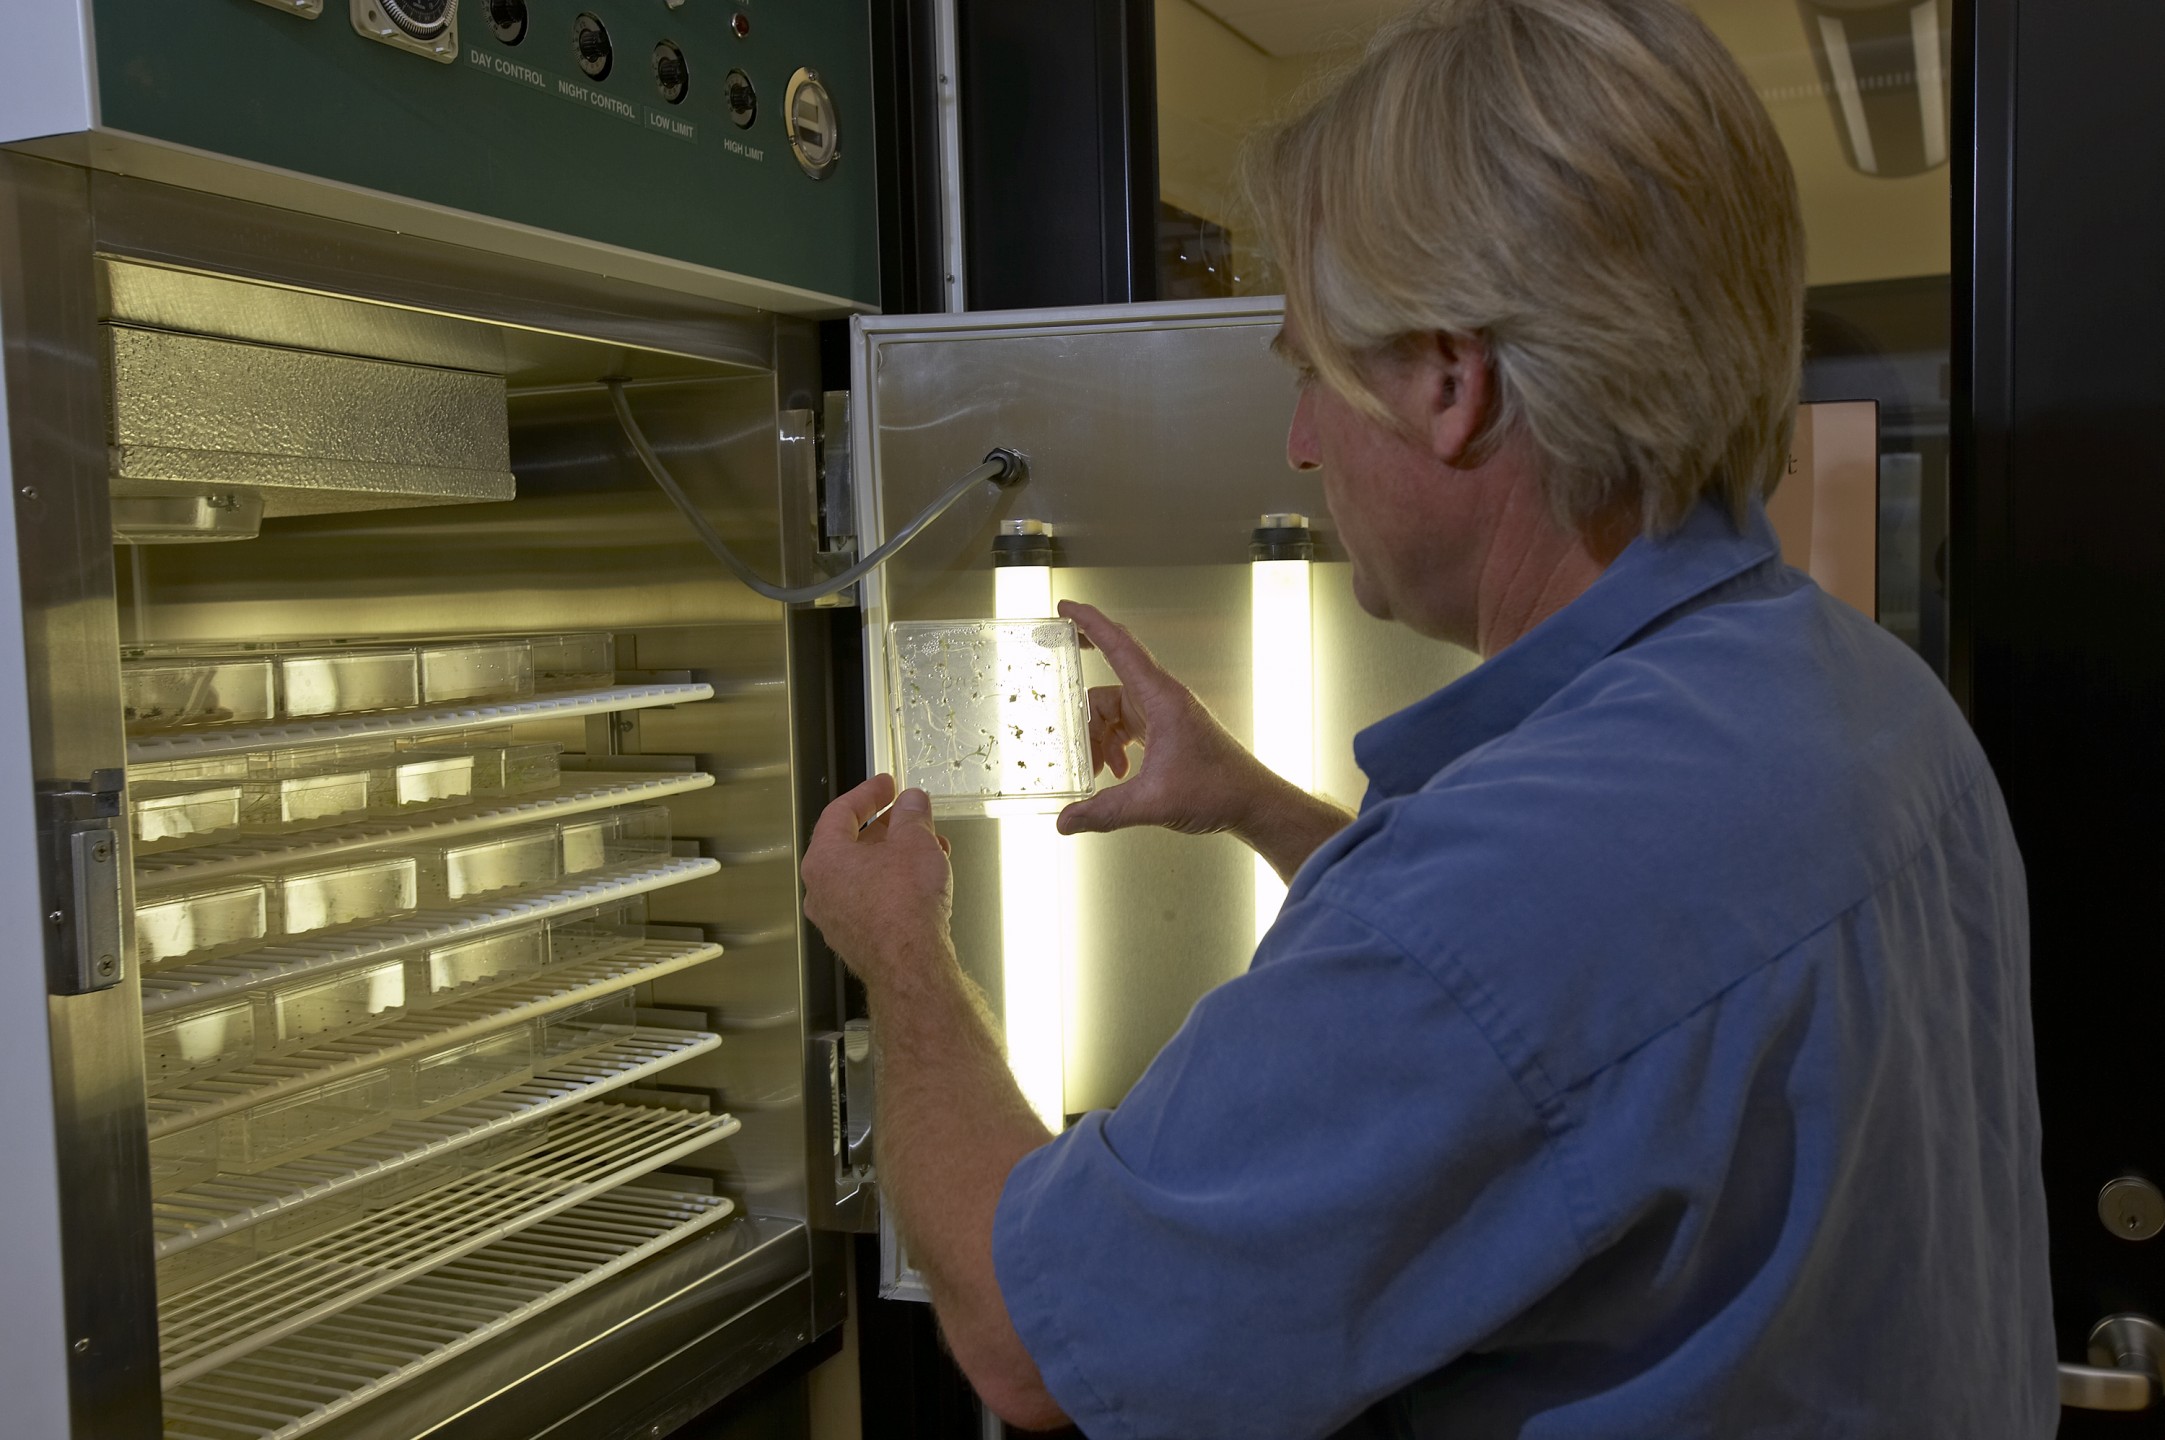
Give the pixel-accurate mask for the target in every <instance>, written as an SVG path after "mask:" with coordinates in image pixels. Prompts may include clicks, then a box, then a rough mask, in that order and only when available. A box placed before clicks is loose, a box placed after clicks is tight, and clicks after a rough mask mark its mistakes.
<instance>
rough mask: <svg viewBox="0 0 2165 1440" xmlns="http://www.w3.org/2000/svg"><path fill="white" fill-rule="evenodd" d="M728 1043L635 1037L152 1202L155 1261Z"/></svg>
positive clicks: (648, 1034)
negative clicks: (466, 1100) (468, 1099)
mask: <svg viewBox="0 0 2165 1440" xmlns="http://www.w3.org/2000/svg"><path fill="white" fill-rule="evenodd" d="M721 1043H722V1042H721V1037H720V1036H718V1035H709V1034H705V1033H702V1032H700V1031H696V1030H635V1031H633V1032H632V1033H631V1034H629V1035H627V1036H626V1037H625V1038H623V1039H621V1040H617V1041H614V1042H612V1043H610V1044H609V1045H607V1046H605V1047H604V1048H603V1049H601V1050H599V1051H596V1052H595V1053H594V1054H592V1055H589V1056H586V1057H584V1058H583V1059H579V1060H574V1061H572V1062H570V1063H569V1064H562V1065H557V1066H555V1067H553V1068H551V1069H550V1070H548V1071H547V1072H545V1073H543V1074H541V1075H537V1076H535V1077H534V1078H533V1079H532V1080H529V1081H527V1082H526V1083H525V1084H523V1085H517V1086H514V1087H512V1088H511V1089H509V1090H506V1091H503V1092H502V1093H500V1094H496V1095H491V1096H489V1097H488V1098H487V1099H485V1100H476V1101H474V1102H472V1103H471V1104H467V1105H461V1106H459V1107H458V1108H457V1109H455V1110H447V1111H445V1112H444V1113H443V1114H441V1115H438V1116H436V1117H435V1118H433V1119H429V1120H408V1121H402V1122H400V1123H398V1124H395V1125H393V1126H391V1128H390V1129H388V1130H382V1131H378V1132H377V1133H376V1134H374V1135H371V1136H369V1137H367V1138H366V1139H363V1140H355V1141H352V1142H350V1143H348V1144H345V1145H340V1146H338V1147H336V1148H335V1149H331V1150H325V1151H323V1152H321V1153H320V1154H316V1155H311V1156H308V1157H307V1158H306V1159H303V1160H294V1161H289V1162H288V1163H286V1164H284V1165H278V1166H274V1167H272V1168H271V1169H269V1170H264V1171H262V1172H260V1173H258V1174H254V1175H219V1176H217V1177H216V1178H214V1179H210V1180H205V1181H203V1182H202V1183H201V1184H198V1185H193V1186H190V1187H189V1188H188V1189H185V1190H179V1191H175V1192H174V1193H173V1194H170V1195H167V1196H164V1197H162V1198H160V1199H158V1200H154V1201H152V1202H151V1223H152V1227H153V1229H154V1230H155V1232H156V1234H157V1237H158V1258H159V1259H161V1260H163V1259H165V1258H166V1257H167V1256H169V1255H177V1254H179V1253H180V1252H181V1251H183V1250H187V1249H189V1248H191V1247H193V1246H196V1245H200V1244H203V1243H204V1242H206V1241H210V1240H216V1239H218V1238H219V1237H220V1236H223V1235H230V1234H232V1233H233V1232H234V1231H236V1230H243V1229H246V1228H247V1227H248V1226H251V1225H254V1224H256V1223H257V1222H258V1221H261V1220H267V1219H269V1218H271V1217H272V1216H274V1215H282V1214H286V1213H289V1212H291V1211H293V1210H295V1209H297V1208H299V1207H300V1206H303V1205H306V1204H308V1203H310V1202H311V1201H316V1200H323V1199H327V1198H329V1197H330V1196H333V1195H337V1194H340V1193H342V1192H344V1191H347V1190H351V1189H353V1188H355V1187H356V1186H360V1185H366V1184H370V1183H372V1182H374V1181H377V1180H381V1179H383V1178H384V1177H386V1176H388V1175H392V1174H394V1173H396V1172H397V1171H399V1170H401V1169H404V1168H405V1167H407V1166H409V1165H412V1164H414V1163H416V1162H418V1161H421V1160H429V1159H435V1158H437V1157H440V1156H443V1155H448V1154H451V1153H453V1152H455V1151H458V1150H461V1149H463V1148H465V1147H466V1146H468V1145H471V1144H473V1143H475V1142H476V1141H479V1140H486V1139H489V1138H491V1137H493V1136H496V1135H499V1134H501V1133H502V1132H504V1131H506V1130H509V1129H511V1128H512V1127H513V1126H516V1125H522V1124H524V1123H526V1122H527V1121H530V1120H538V1119H540V1118H542V1117H543V1116H545V1115H553V1114H555V1113H556V1112H557V1111H560V1110H562V1109H564V1108H565V1107H567V1106H570V1105H575V1104H578V1103H579V1102H580V1101H582V1100H591V1099H593V1098H595V1097H596V1096H598V1095H602V1094H605V1093H607V1092H608V1091H610V1090H614V1089H616V1088H617V1087H618V1086H621V1085H633V1084H637V1083H638V1082H639V1081H641V1080H645V1079H649V1078H651V1077H652V1076H654V1075H656V1074H659V1073H660V1072H661V1071H664V1070H666V1069H668V1068H669V1067H670V1066H672V1065H674V1064H676V1063H677V1062H678V1061H680V1060H689V1059H690V1058H691V1057H692V1056H694V1055H703V1054H705V1053H706V1052H707V1051H709V1050H712V1049H714V1048H715V1047H716V1046H718V1045H720V1044H721Z"/></svg>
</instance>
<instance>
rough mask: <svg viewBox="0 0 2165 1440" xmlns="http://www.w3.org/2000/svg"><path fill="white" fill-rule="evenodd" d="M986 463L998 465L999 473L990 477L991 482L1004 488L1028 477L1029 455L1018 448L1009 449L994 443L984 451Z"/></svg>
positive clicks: (1018, 483) (1017, 483)
mask: <svg viewBox="0 0 2165 1440" xmlns="http://www.w3.org/2000/svg"><path fill="white" fill-rule="evenodd" d="M985 463H986V464H987V465H998V466H999V467H1001V468H1000V473H999V474H997V475H995V476H993V477H992V483H993V484H995V485H998V486H1000V487H1001V488H1002V489H1006V488H1007V487H1008V486H1011V485H1020V484H1021V483H1022V482H1023V481H1025V480H1027V479H1029V478H1030V457H1029V456H1027V455H1025V454H1023V453H1022V452H1021V451H1020V450H1010V449H1008V448H1007V447H1006V446H1005V445H995V446H993V447H992V448H991V449H990V450H988V451H986V452H985Z"/></svg>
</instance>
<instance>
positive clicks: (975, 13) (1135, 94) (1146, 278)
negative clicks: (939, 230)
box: [957, 0, 1158, 310]
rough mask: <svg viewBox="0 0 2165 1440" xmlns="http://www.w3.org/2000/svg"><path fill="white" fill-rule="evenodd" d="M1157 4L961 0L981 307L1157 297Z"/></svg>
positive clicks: (970, 232)
mask: <svg viewBox="0 0 2165 1440" xmlns="http://www.w3.org/2000/svg"><path fill="white" fill-rule="evenodd" d="M1152 13H1153V12H1152V6H1151V3H1150V0H1028V3H1026V4H1019V3H1016V0H958V17H957V18H958V26H959V30H960V35H959V44H960V51H961V72H962V94H961V99H962V173H963V193H964V197H965V209H966V215H965V220H964V230H965V234H966V236H967V247H966V254H967V259H968V265H969V283H968V294H969V306H970V308H971V309H972V310H1004V309H1011V308H1015V307H1019V306H1029V305H1092V304H1100V303H1107V302H1117V301H1125V300H1149V299H1153V298H1155V285H1156V279H1155V275H1156V256H1155V251H1154V245H1155V238H1154V237H1155V233H1156V221H1157V204H1158V194H1157V192H1158V168H1157V85H1156V76H1155V65H1154V63H1153V57H1154V54H1155V47H1154V44H1153V35H1154V32H1153V19H1152Z"/></svg>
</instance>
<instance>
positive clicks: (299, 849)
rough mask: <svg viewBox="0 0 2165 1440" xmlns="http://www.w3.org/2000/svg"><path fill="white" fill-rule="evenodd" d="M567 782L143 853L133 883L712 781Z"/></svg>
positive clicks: (578, 810)
mask: <svg viewBox="0 0 2165 1440" xmlns="http://www.w3.org/2000/svg"><path fill="white" fill-rule="evenodd" d="M605 777H606V778H605ZM566 781H567V783H566V784H565V785H564V786H563V788H561V789H559V790H554V791H551V792H550V793H548V794H546V795H539V796H535V797H533V798H531V799H526V800H506V801H501V802H498V803H495V804H488V805H458V806H451V807H448V808H446V809H443V810H435V811H431V812H430V817H431V818H429V819H426V820H371V821H364V822H362V823H360V824H356V825H333V826H329V827H326V828H324V829H321V830H307V831H303V832H301V833H300V834H298V835H291V836H281V837H277V838H266V839H262V840H243V841H235V842H234V843H232V844H229V845H206V846H204V847H202V848H201V849H197V850H177V851H174V852H172V853H170V854H166V855H146V856H142V857H139V858H138V859H137V860H136V862H135V884H136V888H137V889H138V890H139V891H141V890H162V889H165V888H167V887H169V886H174V885H188V884H195V883H197V882H199V881H205V880H217V879H221V878H223V877H225V876H228V875H242V874H248V873H251V872H253V871H257V870H261V869H263V868H264V867H266V866H283V865H290V864H295V863H300V862H306V861H310V860H323V859H328V858H330V857H331V856H334V855H344V854H347V853H349V852H351V851H355V850H374V849H377V848H379V847H383V846H393V845H426V844H430V843H433V842H435V841H440V840H450V839H455V838H457V837H458V836H461V835H470V834H474V833H476V832H478V831H483V830H495V829H498V828H500V827H503V826H508V825H524V824H529V823H533V822H537V821H544V820H558V819H562V818H563V817H565V816H567V815H580V814H584V813H586V812H587V811H589V810H608V809H613V808H614V807H616V806H619V805H638V804H643V803H645V802H647V801H651V800H660V799H663V798H665V797H667V796H670V795H682V794H685V793H686V792H688V791H692V790H704V789H706V788H707V787H708V786H710V785H712V784H713V783H714V777H713V776H712V775H704V774H701V773H700V772H698V771H696V770H685V771H675V772H671V773H668V774H660V775H648V774H627V773H623V772H618V771H607V772H595V773H590V774H577V773H574V774H573V775H571V776H567V777H566Z"/></svg>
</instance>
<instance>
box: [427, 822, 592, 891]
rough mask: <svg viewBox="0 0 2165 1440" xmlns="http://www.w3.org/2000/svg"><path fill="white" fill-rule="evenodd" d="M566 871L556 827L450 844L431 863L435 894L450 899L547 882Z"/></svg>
mask: <svg viewBox="0 0 2165 1440" xmlns="http://www.w3.org/2000/svg"><path fill="white" fill-rule="evenodd" d="M562 873H563V857H562V852H561V847H560V842H559V840H558V838H557V833H556V827H555V826H554V825H542V826H534V827H532V828H529V829H525V830H503V831H498V832H496V833H494V834H490V835H484V836H480V837H477V838H475V839H472V840H460V841H456V842H454V843H452V844H449V845H445V846H443V847H442V848H441V849H439V850H437V851H436V852H435V853H434V858H433V860H432V863H431V864H430V866H429V875H430V879H429V884H430V887H431V891H432V898H433V899H435V900H439V901H442V902H445V903H450V902H455V901H459V900H466V899H470V898H472V897H473V896H476V895H487V894H491V893H493V892H495V891H498V890H514V889H525V888H526V887H528V886H530V885H545V884H547V883H548V882H549V881H551V880H554V879H556V878H557V877H558V876H559V875H561V874H562Z"/></svg>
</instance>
